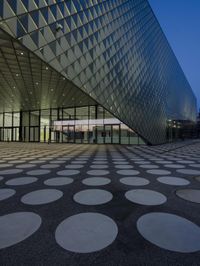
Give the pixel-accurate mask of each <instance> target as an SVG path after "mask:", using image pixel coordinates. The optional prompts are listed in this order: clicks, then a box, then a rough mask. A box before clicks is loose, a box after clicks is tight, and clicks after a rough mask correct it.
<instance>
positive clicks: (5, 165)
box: [0, 163, 13, 168]
mask: <svg viewBox="0 0 200 266" xmlns="http://www.w3.org/2000/svg"><path fill="white" fill-rule="evenodd" d="M11 166H13V164H11V163H1V164H0V168H7V167H11Z"/></svg>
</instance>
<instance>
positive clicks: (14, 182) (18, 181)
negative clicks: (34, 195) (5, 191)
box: [6, 177, 38, 186]
mask: <svg viewBox="0 0 200 266" xmlns="http://www.w3.org/2000/svg"><path fill="white" fill-rule="evenodd" d="M37 180H38V179H37V178H36V177H17V178H13V179H10V180H8V181H7V182H6V185H10V186H21V185H28V184H31V183H34V182H36V181H37Z"/></svg>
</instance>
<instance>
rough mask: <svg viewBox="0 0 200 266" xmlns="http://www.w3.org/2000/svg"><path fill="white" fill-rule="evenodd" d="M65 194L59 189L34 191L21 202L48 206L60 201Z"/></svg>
mask: <svg viewBox="0 0 200 266" xmlns="http://www.w3.org/2000/svg"><path fill="white" fill-rule="evenodd" d="M62 196H63V192H62V191H60V190H57V189H41V190H36V191H32V192H30V193H28V194H26V195H24V196H23V197H22V198H21V201H22V202H23V203H25V204H29V205H40V204H46V203H50V202H53V201H56V200H58V199H60V198H61V197H62Z"/></svg>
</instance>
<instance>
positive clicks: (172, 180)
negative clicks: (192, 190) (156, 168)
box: [157, 176, 190, 186]
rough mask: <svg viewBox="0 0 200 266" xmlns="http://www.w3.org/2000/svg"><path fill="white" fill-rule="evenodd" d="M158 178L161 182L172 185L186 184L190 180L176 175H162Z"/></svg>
mask: <svg viewBox="0 0 200 266" xmlns="http://www.w3.org/2000/svg"><path fill="white" fill-rule="evenodd" d="M157 180H158V181H159V182H160V183H163V184H166V185H172V186H186V185H189V184H190V182H189V181H188V180H187V179H184V178H180V177H175V176H162V177H158V178H157Z"/></svg>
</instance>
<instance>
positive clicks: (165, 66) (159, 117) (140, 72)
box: [0, 0, 196, 144]
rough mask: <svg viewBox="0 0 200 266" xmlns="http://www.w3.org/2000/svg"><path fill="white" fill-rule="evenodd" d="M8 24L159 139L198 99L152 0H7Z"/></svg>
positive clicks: (3, 10) (191, 114) (2, 8)
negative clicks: (171, 45) (160, 23)
mask: <svg viewBox="0 0 200 266" xmlns="http://www.w3.org/2000/svg"><path fill="white" fill-rule="evenodd" d="M0 16H1V18H2V20H3V22H4V24H3V25H2V27H3V28H4V30H6V31H7V32H9V33H10V34H12V35H13V36H14V37H15V38H17V39H19V40H20V41H21V42H22V43H23V44H24V45H25V46H26V47H28V48H29V49H30V50H31V51H33V52H34V53H35V54H36V55H38V56H39V57H40V58H41V59H42V60H44V61H45V62H47V63H49V64H50V65H51V66H52V67H53V68H54V69H55V70H57V71H58V72H61V73H62V74H63V76H65V77H66V78H68V79H69V80H71V81H72V82H73V83H74V84H75V85H77V86H78V87H79V88H80V89H81V90H83V91H85V92H86V93H87V94H88V95H89V96H91V97H92V98H93V99H95V100H96V101H97V102H98V103H99V104H101V105H102V106H104V107H105V108H106V109H108V110H109V111H110V112H111V113H112V114H113V115H115V116H116V117H117V118H119V119H120V120H121V121H123V122H124V123H125V124H127V125H128V126H129V127H131V128H132V129H134V130H135V131H136V132H137V133H138V134H140V135H141V136H142V137H143V138H144V139H146V140H147V141H148V142H150V143H152V144H156V143H162V142H165V138H166V120H167V119H168V118H173V119H189V120H194V119H195V117H196V99H195V97H194V95H193V92H192V90H191V88H190V85H189V84H188V82H187V80H186V78H185V76H184V73H183V72H182V70H181V68H180V66H179V64H178V62H177V60H176V57H175V56H174V54H173V52H172V50H171V48H170V46H169V44H168V42H167V40H166V38H165V36H164V34H163V33H162V30H161V28H160V26H159V24H158V22H157V20H156V18H155V16H154V14H153V12H152V10H151V8H150V6H149V4H148V1H147V0H105V1H103V0H101V1H100V0H93V1H90V0H86V1H81V0H76V1H72V0H71V1H70V0H65V1H62V0H61V1H54V0H37V1H36V0H18V1H12V0H3V1H1V2H0Z"/></svg>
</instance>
